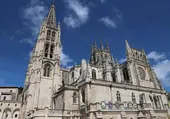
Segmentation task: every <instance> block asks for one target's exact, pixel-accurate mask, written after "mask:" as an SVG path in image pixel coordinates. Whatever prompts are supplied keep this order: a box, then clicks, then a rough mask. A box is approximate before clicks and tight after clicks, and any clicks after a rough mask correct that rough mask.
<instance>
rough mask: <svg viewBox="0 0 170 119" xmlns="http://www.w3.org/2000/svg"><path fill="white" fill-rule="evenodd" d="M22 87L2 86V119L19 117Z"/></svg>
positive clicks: (0, 112) (0, 110)
mask: <svg viewBox="0 0 170 119" xmlns="http://www.w3.org/2000/svg"><path fill="white" fill-rule="evenodd" d="M22 90H23V89H22V88H18V87H0V119H19V114H20V108H21V101H22V100H21V99H22V98H21V96H22Z"/></svg>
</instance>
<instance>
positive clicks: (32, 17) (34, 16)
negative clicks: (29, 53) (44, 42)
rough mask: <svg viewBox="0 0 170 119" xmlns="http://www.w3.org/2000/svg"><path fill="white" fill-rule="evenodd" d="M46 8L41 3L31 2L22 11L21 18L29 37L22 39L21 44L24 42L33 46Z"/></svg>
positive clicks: (34, 0)
mask: <svg viewBox="0 0 170 119" xmlns="http://www.w3.org/2000/svg"><path fill="white" fill-rule="evenodd" d="M47 11H48V10H47V7H46V6H45V5H44V3H43V2H40V1H39V0H31V1H30V4H29V5H28V6H27V7H26V8H24V9H23V13H22V17H23V19H24V22H23V23H24V24H25V26H26V27H27V28H28V30H29V31H30V32H31V36H30V37H27V38H23V39H22V40H21V43H23V42H26V43H29V44H31V45H32V44H33V42H35V41H36V38H37V35H38V33H39V29H40V25H41V24H42V21H43V19H44V18H45V16H46V14H47Z"/></svg>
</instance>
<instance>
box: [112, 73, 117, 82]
mask: <svg viewBox="0 0 170 119" xmlns="http://www.w3.org/2000/svg"><path fill="white" fill-rule="evenodd" d="M112 80H113V82H116V75H115V73H112Z"/></svg>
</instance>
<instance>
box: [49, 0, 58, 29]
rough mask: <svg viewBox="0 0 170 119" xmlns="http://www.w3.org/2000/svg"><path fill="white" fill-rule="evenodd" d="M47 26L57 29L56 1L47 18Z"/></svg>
mask: <svg viewBox="0 0 170 119" xmlns="http://www.w3.org/2000/svg"><path fill="white" fill-rule="evenodd" d="M47 24H48V25H49V26H51V27H54V28H56V13H55V4H54V1H53V2H52V4H51V8H50V11H49V13H48V16H47Z"/></svg>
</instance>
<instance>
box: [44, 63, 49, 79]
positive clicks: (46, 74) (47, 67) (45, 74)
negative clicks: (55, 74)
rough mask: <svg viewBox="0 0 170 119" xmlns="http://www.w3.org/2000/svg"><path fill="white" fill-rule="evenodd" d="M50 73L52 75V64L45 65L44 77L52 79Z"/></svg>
mask: <svg viewBox="0 0 170 119" xmlns="http://www.w3.org/2000/svg"><path fill="white" fill-rule="evenodd" d="M50 73H51V66H50V64H46V65H44V76H45V77H50Z"/></svg>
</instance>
